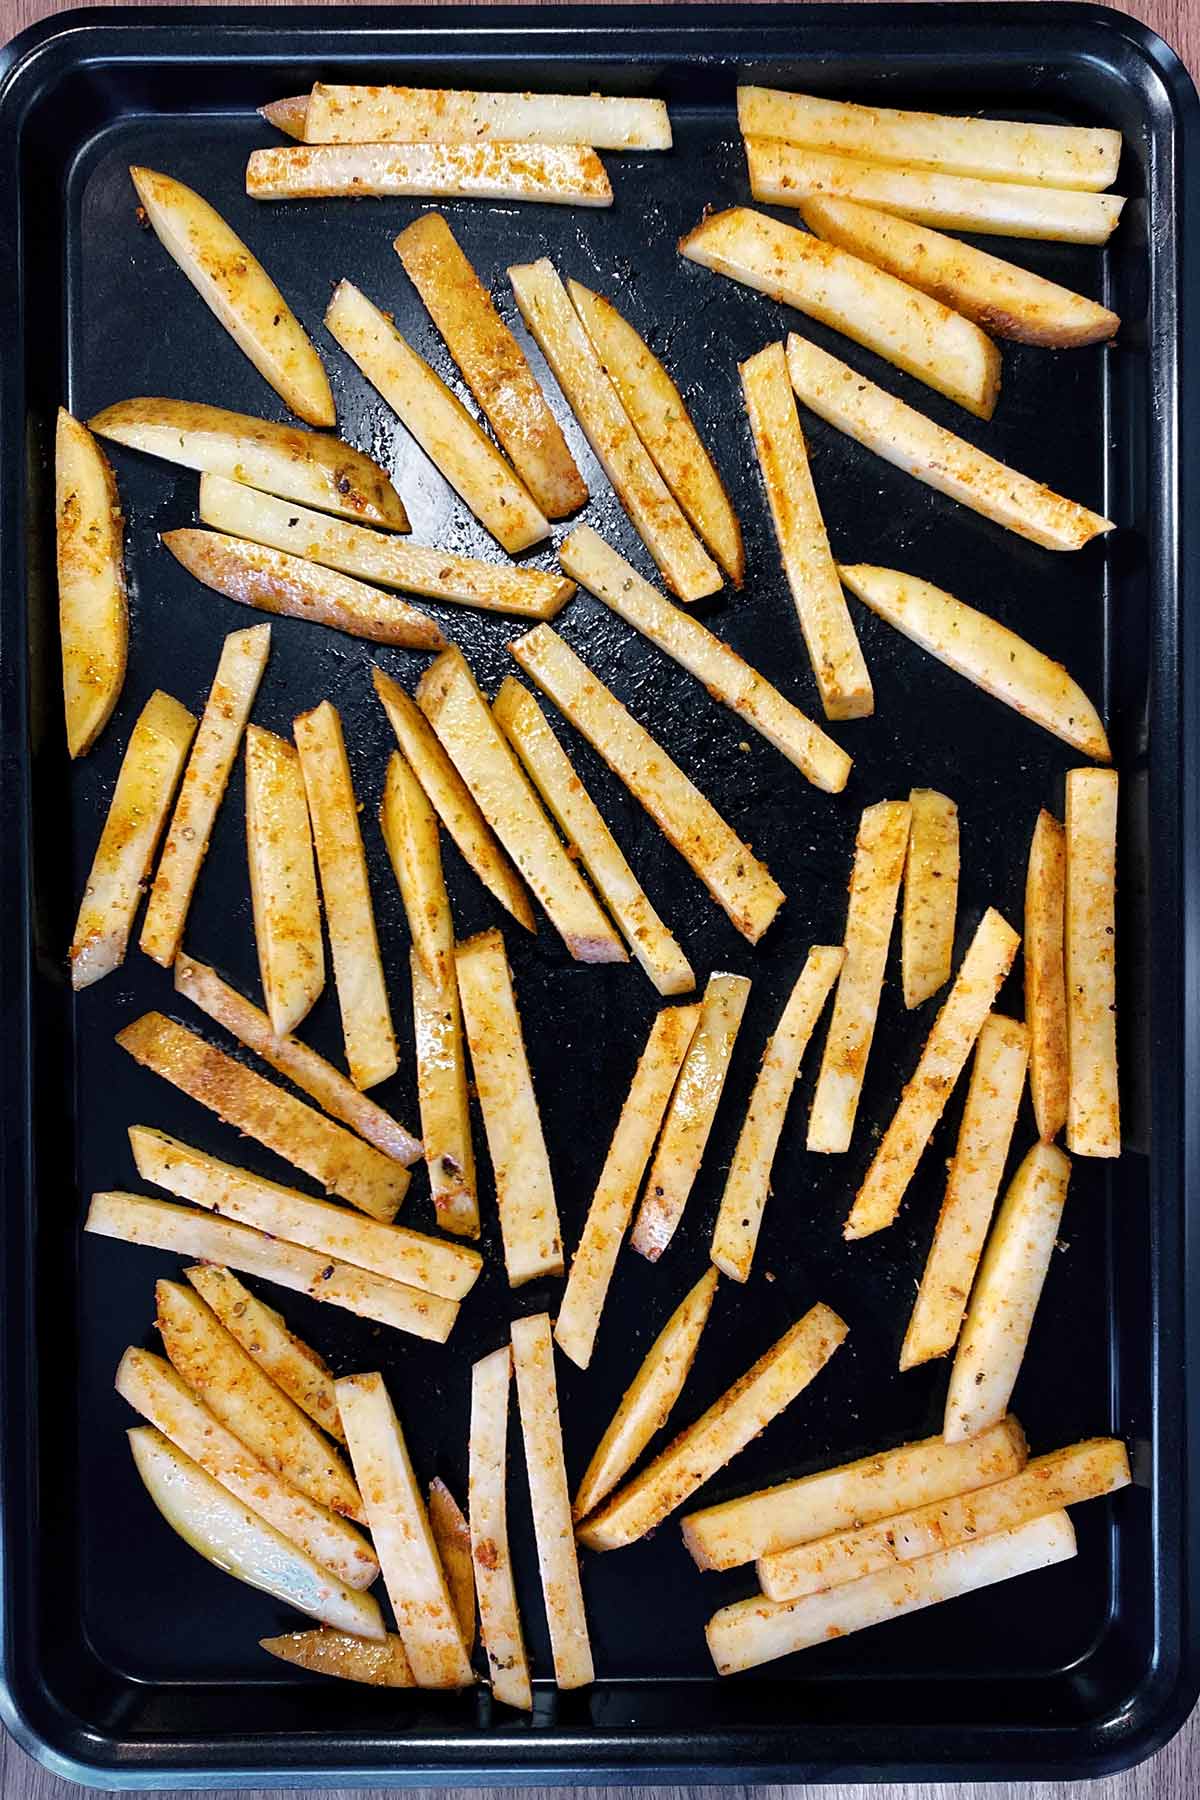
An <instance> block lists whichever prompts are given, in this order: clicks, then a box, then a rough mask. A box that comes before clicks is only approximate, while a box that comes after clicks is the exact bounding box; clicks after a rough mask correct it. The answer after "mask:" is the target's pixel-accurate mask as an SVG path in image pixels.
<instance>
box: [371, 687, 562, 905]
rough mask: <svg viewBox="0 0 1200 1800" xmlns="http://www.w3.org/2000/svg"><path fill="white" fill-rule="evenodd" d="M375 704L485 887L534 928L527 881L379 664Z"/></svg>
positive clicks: (418, 714) (414, 708) (417, 712)
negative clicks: (381, 711) (377, 702)
mask: <svg viewBox="0 0 1200 1800" xmlns="http://www.w3.org/2000/svg"><path fill="white" fill-rule="evenodd" d="M371 679H372V681H373V682H374V684H375V692H376V694H377V695H378V696H379V703H380V705H381V706H382V707H383V710H384V712H385V713H386V714H387V716H388V724H389V725H390V726H391V728H392V730H393V731H394V732H395V734H396V742H397V743H398V744H399V746H400V749H401V751H402V752H403V754H404V756H405V757H406V758H407V760H408V762H409V764H410V765H411V767H412V771H413V773H414V774H415V776H416V778H417V780H418V781H419V782H420V784H421V786H422V787H423V788H424V789H425V792H426V794H427V795H428V796H429V800H430V802H431V803H432V806H433V809H434V811H435V812H436V813H437V816H438V818H439V819H440V820H441V821H442V824H443V825H444V826H445V827H446V830H447V831H448V832H449V834H450V836H451V838H452V839H453V840H454V843H455V845H456V847H457V849H458V851H459V853H460V855H461V856H462V857H463V859H464V861H465V862H467V863H469V864H470V866H471V868H472V869H474V871H475V873H476V875H478V877H479V879H480V881H482V883H483V885H484V887H485V888H487V890H488V892H489V893H490V894H491V895H492V896H493V897H494V898H495V899H497V900H498V901H499V902H500V904H501V906H502V907H503V908H504V910H505V911H506V912H509V913H511V914H512V916H513V918H514V919H515V920H516V921H517V923H518V925H523V926H524V927H525V929H526V931H536V930H537V926H536V924H535V923H534V917H533V908H532V907H531V906H530V904H529V895H528V894H527V893H526V891H525V884H524V882H523V881H522V880H521V877H520V876H519V875H518V874H517V872H516V870H515V869H514V868H513V866H512V864H511V863H510V862H509V860H508V858H507V856H505V854H504V852H503V850H502V849H501V848H500V846H499V844H498V843H497V842H496V840H495V838H494V837H493V836H492V832H491V828H490V827H489V826H488V824H487V823H486V821H485V820H484V816H483V814H482V813H481V812H480V810H479V807H478V806H477V805H476V803H475V801H474V799H473V798H472V796H471V793H470V791H469V790H468V788H467V784H466V782H465V781H464V780H463V778H462V776H461V775H460V774H459V772H458V770H457V769H456V768H455V766H454V764H453V763H452V762H451V760H450V758H449V757H448V756H447V755H446V752H445V751H444V750H443V749H442V746H441V744H440V743H439V741H438V737H437V734H436V732H435V731H434V729H433V727H432V725H430V723H429V721H428V719H426V717H425V715H424V713H423V712H422V711H421V709H420V707H419V706H418V705H417V703H416V701H415V700H414V699H412V697H411V696H410V695H408V694H406V693H405V691H404V689H403V688H402V687H401V686H400V684H399V682H397V681H393V680H392V677H391V676H390V675H385V674H384V672H383V670H382V669H381V668H379V667H374V668H373V669H372V670H371Z"/></svg>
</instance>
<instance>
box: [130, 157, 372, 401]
mask: <svg viewBox="0 0 1200 1800" xmlns="http://www.w3.org/2000/svg"><path fill="white" fill-rule="evenodd" d="M129 173H130V175H131V176H132V178H133V185H134V187H135V188H136V189H137V195H138V199H139V200H140V201H141V203H142V206H143V208H144V210H145V214H146V217H147V218H148V219H149V221H150V223H151V225H152V226H153V227H154V230H155V233H156V235H157V237H158V239H159V242H160V243H161V244H162V246H163V248H164V249H165V250H166V252H167V254H168V255H169V256H170V257H171V258H172V259H173V260H174V261H175V262H176V263H177V264H178V265H179V267H180V268H181V269H182V270H183V273H184V274H185V275H186V276H187V278H188V280H189V281H190V282H191V284H192V286H193V287H194V288H195V290H196V292H197V293H198V294H199V295H200V298H201V299H202V300H203V301H204V303H205V305H206V306H208V307H209V308H210V309H211V310H212V311H213V312H214V313H215V314H216V316H217V318H218V319H219V320H220V322H221V324H222V325H223V326H224V327H225V329H226V331H227V332H228V333H229V335H230V337H231V338H232V339H233V341H234V343H235V344H236V345H237V347H238V349H239V350H242V351H244V352H245V354H246V355H247V356H248V357H249V358H250V361H251V362H252V363H253V364H254V366H255V368H256V369H257V370H258V372H259V374H260V375H261V376H262V377H263V379H264V381H269V382H270V384H271V386H272V387H273V388H274V389H275V392H276V393H277V394H278V395H279V397H280V399H281V400H282V401H283V402H284V404H285V405H286V406H288V407H290V408H291V410H292V412H294V413H295V414H297V416H298V417H299V418H301V419H304V420H305V421H306V422H307V423H308V424H309V425H333V424H335V423H336V422H337V413H336V412H335V411H334V405H333V395H332V394H331V393H330V391H329V378H328V376H327V375H326V373H325V370H324V369H323V367H322V366H321V359H320V357H319V356H318V355H317V353H316V351H315V350H314V349H313V347H312V344H311V343H310V342H309V340H308V337H307V336H306V334H305V331H304V327H303V326H302V325H301V324H300V321H299V320H298V319H297V318H296V315H295V314H294V313H293V311H292V309H291V307H290V306H289V305H288V303H287V301H286V300H285V299H284V297H283V295H282V294H281V293H280V291H279V289H278V288H277V287H276V286H275V283H274V282H273V281H272V280H271V277H270V276H269V275H268V274H267V271H266V270H265V269H264V268H263V266H262V264H261V263H260V262H259V261H258V260H257V259H256V258H255V257H254V256H252V255H251V253H250V251H249V250H248V249H247V248H246V246H245V244H244V243H243V242H242V240H241V238H240V237H238V235H237V233H236V232H235V231H232V230H231V229H230V227H229V226H228V225H227V224H226V223H225V221H224V219H223V218H222V217H221V215H220V213H218V212H217V211H216V210H215V208H214V207H212V206H210V205H209V203H208V201H207V200H205V199H203V198H202V197H201V196H200V195H199V194H197V193H195V192H194V190H193V189H192V188H189V187H184V185H183V183H182V182H181V181H174V180H172V178H171V177H170V176H169V175H160V174H159V173H158V172H157V170H155V169H139V168H131V169H130V171H129Z"/></svg>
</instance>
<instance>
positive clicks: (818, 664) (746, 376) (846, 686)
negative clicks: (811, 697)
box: [738, 344, 875, 719]
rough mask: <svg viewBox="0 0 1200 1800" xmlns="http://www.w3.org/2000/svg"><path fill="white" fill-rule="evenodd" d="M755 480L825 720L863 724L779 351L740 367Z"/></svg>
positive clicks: (856, 670)
mask: <svg viewBox="0 0 1200 1800" xmlns="http://www.w3.org/2000/svg"><path fill="white" fill-rule="evenodd" d="M738 372H739V374H740V375H741V378H742V394H743V397H744V399H745V402H746V413H747V416H748V417H749V420H750V430H751V434H752V436H753V438H754V449H755V454H756V455H757V457H758V467H759V472H760V473H761V475H762V479H763V486H764V488H765V489H766V493H767V504H768V506H769V507H770V509H771V521H772V523H773V525H774V527H775V539H776V542H777V543H778V545H779V554H780V557H781V559H782V561H783V572H784V574H785V575H786V576H787V583H788V587H789V588H790V589H791V594H792V600H793V602H794V604H795V608H796V616H797V618H798V619H799V621H800V629H801V631H802V632H803V634H804V644H805V648H806V649H807V651H808V659H809V661H810V662H811V664H812V670H813V675H814V676H815V677H816V683H817V692H818V693H819V694H820V696H821V705H822V706H823V707H824V709H825V716H826V718H827V719H861V718H865V717H867V715H868V714H870V713H873V712H874V710H875V695H874V692H873V690H872V687H871V677H870V675H869V674H868V673H867V665H866V661H865V659H864V657H863V653H862V646H861V644H860V643H859V641H858V636H857V634H856V632H855V630H854V622H853V620H852V619H851V617H850V609H849V607H848V606H847V605H846V596H845V594H843V592H842V584H841V582H840V581H839V579H838V572H837V565H836V563H835V562H834V560H833V552H832V551H831V550H830V548H829V538H828V537H827V535H826V532H825V521H824V519H823V518H822V517H821V507H820V502H819V501H818V499H817V490H816V488H815V487H814V486H813V479H812V470H811V469H810V467H809V462H808V447H807V445H806V444H805V441H804V433H803V431H802V430H801V429H800V420H799V419H798V417H797V416H796V399H795V396H794V394H793V393H792V384H791V382H790V381H789V380H788V371H787V358H786V357H785V355H784V353H783V345H782V344H768V345H767V347H766V349H765V350H760V351H759V352H758V354H757V355H756V356H752V357H751V358H750V359H749V361H748V362H744V363H742V364H741V365H740V367H739V371H738Z"/></svg>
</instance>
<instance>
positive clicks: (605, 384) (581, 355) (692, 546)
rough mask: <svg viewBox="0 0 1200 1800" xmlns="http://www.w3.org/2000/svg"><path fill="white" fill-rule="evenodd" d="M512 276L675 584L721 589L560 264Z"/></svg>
mask: <svg viewBox="0 0 1200 1800" xmlns="http://www.w3.org/2000/svg"><path fill="white" fill-rule="evenodd" d="M508 278H509V280H510V281H511V282H512V289H513V293H514V295H515V296H516V301H517V306H518V308H519V309H520V313H521V317H522V318H523V319H524V321H525V323H526V325H527V326H528V327H529V329H530V331H531V332H532V333H533V336H534V339H535V340H536V342H537V345H538V348H539V349H540V350H541V352H542V355H543V356H544V357H545V358H546V361H547V362H548V363H549V365H550V368H551V371H552V373H553V375H554V379H555V380H556V381H557V382H558V385H559V387H560V388H561V389H562V391H563V394H564V395H565V397H566V401H567V404H568V406H569V407H570V408H571V411H572V412H573V413H574V414H575V417H576V418H577V419H578V421H579V424H580V426H581V427H582V430H583V434H584V436H585V437H586V438H587V441H588V443H589V444H590V445H591V446H592V449H593V451H594V452H595V455H596V458H597V460H598V462H599V463H600V466H601V467H602V468H603V470H604V473H605V474H606V475H607V476H608V479H609V480H610V481H611V483H612V485H613V487H614V489H615V490H616V494H617V498H618V499H619V500H620V502H621V505H622V506H623V507H624V508H625V511H626V512H627V513H628V514H629V518H630V521H631V523H632V524H633V527H634V530H635V531H636V532H637V533H638V535H639V537H641V539H642V540H643V542H644V543H645V545H646V548H647V550H649V552H650V554H651V556H652V557H653V558H654V560H655V562H656V563H657V564H658V566H659V568H660V569H661V570H662V572H663V579H664V580H665V581H666V583H667V586H668V587H669V588H670V589H671V590H672V592H673V593H676V594H678V595H679V598H680V599H681V600H699V599H701V598H702V597H703V596H704V595H706V594H715V593H716V592H717V590H718V589H719V588H720V586H721V571H720V569H718V567H717V565H716V563H715V562H713V560H712V558H711V557H710V556H709V555H708V554H707V552H706V551H705V549H704V547H703V545H702V544H701V543H700V541H699V539H698V538H697V537H696V536H695V534H694V533H693V531H692V529H691V527H690V525H689V524H688V522H687V520H686V519H685V518H684V516H683V513H682V512H681V511H680V508H679V506H678V505H677V503H676V501H675V500H674V498H673V497H672V494H671V492H670V489H669V488H668V487H667V484H666V482H665V481H664V480H663V478H662V476H661V475H660V474H659V472H658V470H657V468H656V467H655V465H654V462H653V460H652V459H651V456H650V453H649V451H648V450H647V449H646V447H645V445H644V444H643V443H642V440H641V438H640V437H639V436H638V434H637V432H636V431H635V430H634V427H633V424H632V422H631V420H630V418H629V415H628V413H627V412H626V411H625V408H624V407H623V406H622V404H621V401H620V398H619V396H618V394H617V390H616V388H615V387H614V386H613V384H612V382H611V381H610V380H609V378H608V376H607V375H606V374H605V372H604V367H603V365H602V363H601V361H600V358H599V357H598V356H597V355H596V352H595V350H594V349H593V348H592V343H591V339H590V338H589V337H588V335H587V332H586V331H585V330H584V328H583V325H582V324H581V322H580V318H579V314H578V313H577V312H576V311H575V308H574V307H573V306H572V305H571V301H570V297H569V296H568V294H567V290H566V288H565V287H564V286H563V284H562V282H561V280H560V279H559V276H558V273H557V271H556V269H555V267H554V264H553V263H552V262H551V261H550V260H549V258H548V257H545V256H544V257H542V258H541V259H540V261H538V262H534V263H525V264H519V265H515V266H514V267H513V268H510V269H509V271H508Z"/></svg>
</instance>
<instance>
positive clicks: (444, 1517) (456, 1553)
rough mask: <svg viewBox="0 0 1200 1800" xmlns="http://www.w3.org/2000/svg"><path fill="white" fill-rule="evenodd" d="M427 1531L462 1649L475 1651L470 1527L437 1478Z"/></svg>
mask: <svg viewBox="0 0 1200 1800" xmlns="http://www.w3.org/2000/svg"><path fill="white" fill-rule="evenodd" d="M428 1510H429V1529H430V1531H431V1532H432V1533H433V1541H434V1544H435V1546H436V1548H437V1553H438V1557H439V1559H440V1561H441V1565H442V1572H443V1574H444V1575H445V1577H446V1586H447V1587H448V1588H449V1590H450V1604H451V1606H453V1608H454V1616H455V1618H456V1619H457V1620H458V1629H459V1631H460V1632H461V1633H462V1641H463V1649H464V1650H465V1651H466V1653H467V1655H468V1656H470V1654H471V1652H472V1650H474V1648H475V1569H474V1564H473V1561H472V1557H471V1527H470V1526H469V1525H468V1524H467V1521H466V1519H465V1517H464V1516H463V1510H462V1507H461V1506H460V1505H459V1504H458V1501H457V1500H456V1499H455V1498H454V1495H453V1494H452V1493H451V1492H450V1489H449V1488H448V1487H447V1486H446V1484H445V1482H444V1481H443V1480H442V1478H441V1476H440V1475H439V1476H438V1477H437V1478H436V1479H435V1480H433V1481H431V1482H430V1484H429V1508H428Z"/></svg>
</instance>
